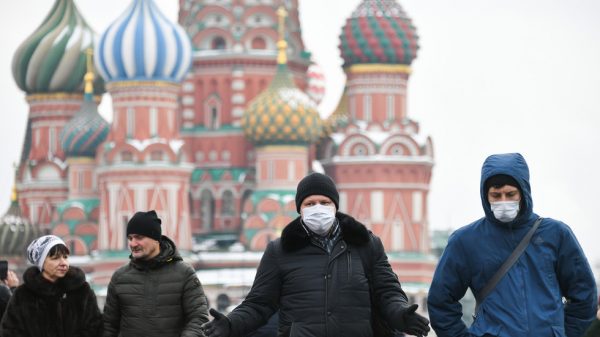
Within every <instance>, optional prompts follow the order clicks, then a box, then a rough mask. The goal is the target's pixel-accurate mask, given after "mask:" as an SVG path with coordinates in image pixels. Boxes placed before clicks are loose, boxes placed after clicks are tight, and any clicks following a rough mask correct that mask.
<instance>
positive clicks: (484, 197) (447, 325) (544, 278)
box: [427, 153, 596, 337]
mask: <svg viewBox="0 0 600 337" xmlns="http://www.w3.org/2000/svg"><path fill="white" fill-rule="evenodd" d="M480 192H481V202H482V204H483V210H484V212H485V217H483V218H481V219H479V220H477V221H475V222H473V223H471V224H470V225H467V226H465V227H462V228H460V229H458V230H457V231H455V232H454V233H453V234H452V235H451V236H450V238H449V240H448V245H447V247H446V249H445V251H444V253H443V255H442V257H441V259H440V261H439V264H438V266H437V268H436V271H435V275H434V278H433V282H432V284H431V288H430V290H429V297H428V301H427V302H428V308H429V317H430V320H431V326H432V327H433V329H434V331H435V332H436V334H437V335H438V337H447V336H448V337H466V336H495V337H504V336H510V337H521V336H523V337H524V336H567V337H580V336H582V335H583V333H584V332H585V330H586V328H587V327H588V326H589V325H590V324H591V322H592V320H593V319H594V315H595V311H596V285H595V281H594V276H593V274H592V271H591V269H590V266H589V264H588V261H587V259H586V257H585V255H584V254H583V251H582V249H581V247H580V246H579V243H578V242H577V239H576V238H575V235H574V234H573V232H572V231H571V229H570V228H569V227H568V226H567V225H565V224H564V223H562V222H560V221H557V220H554V219H550V218H544V219H542V221H541V223H540V225H539V227H538V228H537V230H536V231H535V233H534V235H533V237H532V238H531V241H530V242H529V244H528V246H527V248H526V249H525V251H524V252H523V254H522V255H521V256H520V258H519V259H518V261H517V262H516V263H515V264H514V265H513V266H512V267H511V268H510V269H509V270H508V272H507V273H506V274H505V275H504V277H502V279H501V280H500V281H499V282H498V284H497V285H496V287H495V289H494V290H492V291H491V292H490V293H489V295H488V296H487V297H486V298H485V299H483V300H482V302H481V303H480V305H479V309H478V312H477V316H476V318H475V321H474V322H473V324H472V325H471V327H469V328H467V326H466V325H465V323H464V322H463V321H462V320H461V317H462V306H461V304H460V303H459V302H458V301H459V300H460V299H461V298H462V297H463V296H464V295H465V292H466V291H467V288H470V289H471V291H472V292H473V293H474V294H476V295H477V294H478V293H479V292H480V291H481V290H482V288H483V287H485V285H486V283H487V282H488V281H489V280H490V279H491V278H492V276H493V275H494V273H495V272H496V271H497V270H498V269H500V266H501V265H502V263H503V262H504V261H505V260H506V259H507V258H508V256H510V255H511V253H512V252H513V250H514V248H515V247H516V246H517V245H518V244H519V242H520V241H521V239H522V238H523V237H524V236H525V235H526V234H527V232H528V231H529V230H530V229H531V228H532V226H533V224H534V222H535V221H536V220H537V219H538V217H539V216H538V215H537V214H535V213H534V212H533V201H532V198H531V188H530V186H529V169H528V167H527V163H526V162H525V159H524V158H523V157H522V156H521V155H520V154H518V153H509V154H497V155H492V156H489V157H488V158H487V159H486V160H485V162H484V164H483V167H482V169H481V190H480Z"/></svg>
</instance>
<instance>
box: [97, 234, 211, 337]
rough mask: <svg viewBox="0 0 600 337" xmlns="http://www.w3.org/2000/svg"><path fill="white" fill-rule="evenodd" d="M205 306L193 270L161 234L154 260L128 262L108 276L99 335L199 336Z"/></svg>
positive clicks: (204, 298)
mask: <svg viewBox="0 0 600 337" xmlns="http://www.w3.org/2000/svg"><path fill="white" fill-rule="evenodd" d="M207 308H208V306H207V302H206V296H205V295H204V290H203V289H202V285H201V284H200V281H199V280H198V277H197V276H196V273H195V272H194V269H192V267H190V266H189V265H188V264H186V263H184V262H183V261H182V259H181V256H179V254H178V253H177V250H176V248H175V244H174V243H173V241H171V240H170V239H169V238H167V237H166V236H163V237H162V239H161V242H160V253H159V255H158V256H156V257H155V258H153V259H151V260H149V261H146V262H145V263H142V262H136V260H133V259H132V260H131V261H130V262H129V264H127V265H125V266H123V267H121V268H119V269H118V270H117V271H116V272H115V273H114V274H113V276H112V278H111V280H110V284H109V285H108V294H107V297H106V304H105V305H104V337H117V336H120V337H133V336H135V337H138V336H144V337H152V336H157V337H158V336H160V337H180V336H181V337H192V336H193V337H196V336H203V333H202V332H201V330H200V326H201V325H202V324H203V323H205V322H207V321H208V313H207Z"/></svg>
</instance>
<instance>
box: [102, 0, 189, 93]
mask: <svg viewBox="0 0 600 337" xmlns="http://www.w3.org/2000/svg"><path fill="white" fill-rule="evenodd" d="M95 52H96V55H95V57H94V59H95V62H96V67H97V68H98V70H99V72H100V75H102V77H104V79H105V80H107V81H110V82H113V81H169V82H180V81H181V80H182V79H183V77H184V76H185V74H186V73H187V71H188V69H189V67H190V64H191V62H192V44H191V42H190V39H189V37H188V36H187V34H186V33H185V31H184V30H183V29H182V28H181V27H180V26H179V25H177V24H176V23H173V22H171V21H169V20H168V19H167V18H166V17H165V15H164V14H163V13H162V12H161V11H160V10H159V8H158V7H157V6H156V4H155V3H154V1H153V0H133V2H132V3H131V5H130V6H129V8H128V9H127V10H126V11H125V12H124V13H123V14H122V15H121V16H120V17H119V18H118V19H117V20H116V21H115V22H113V23H112V24H111V25H110V26H109V27H108V29H106V31H105V32H104V33H103V34H102V36H101V37H100V42H99V46H98V48H97V49H96V51H95Z"/></svg>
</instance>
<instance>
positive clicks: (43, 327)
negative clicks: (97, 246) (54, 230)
mask: <svg viewBox="0 0 600 337" xmlns="http://www.w3.org/2000/svg"><path fill="white" fill-rule="evenodd" d="M27 259H28V260H29V262H30V263H31V264H33V265H34V267H30V268H28V269H27V270H26V271H25V273H24V274H23V284H21V285H20V286H19V287H17V289H16V290H15V291H14V293H13V296H12V298H11V300H10V302H9V303H8V307H7V308H6V312H5V313H4V317H3V318H2V322H1V323H0V336H1V337H74V336H78V337H97V336H100V335H101V334H102V315H101V313H100V309H99V308H98V303H97V301H96V295H95V294H94V292H93V291H92V289H91V288H90V286H89V284H88V283H87V282H86V280H85V274H84V273H83V271H82V270H81V269H79V268H77V267H74V266H70V265H69V248H67V246H66V245H65V243H64V242H63V241H62V240H61V239H60V238H59V237H57V236H54V235H45V236H42V237H40V238H37V239H35V240H33V242H31V244H30V245H29V247H28V248H27Z"/></svg>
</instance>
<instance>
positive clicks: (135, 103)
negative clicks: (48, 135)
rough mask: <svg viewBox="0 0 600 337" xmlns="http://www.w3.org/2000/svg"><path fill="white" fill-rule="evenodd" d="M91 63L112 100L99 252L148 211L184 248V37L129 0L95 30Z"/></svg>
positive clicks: (149, 8)
mask: <svg viewBox="0 0 600 337" xmlns="http://www.w3.org/2000/svg"><path fill="white" fill-rule="evenodd" d="M95 62H96V66H97V68H98V70H99V72H100V74H101V75H102V76H103V77H104V79H105V80H106V81H107V89H108V92H109V93H110V94H111V96H112V99H113V120H112V129H111V131H110V133H109V136H108V139H107V141H106V142H105V143H104V144H103V145H102V146H101V148H100V149H99V153H98V155H97V157H96V159H97V162H98V170H97V172H98V189H99V192H100V225H99V227H100V233H99V245H98V246H99V248H100V249H101V250H122V249H125V248H126V247H127V245H126V243H127V238H126V224H127V221H128V220H129V218H130V217H131V216H132V215H133V214H134V213H135V212H136V211H142V210H144V211H145V210H149V209H154V210H156V211H157V213H158V215H159V217H160V218H161V219H162V220H163V225H162V230H163V234H165V235H167V236H169V237H170V238H171V239H172V240H173V241H174V242H175V243H176V245H177V247H178V248H180V249H181V250H190V249H191V247H192V237H191V228H190V219H189V211H190V210H189V200H188V193H189V182H190V173H191V171H192V165H191V164H190V163H189V157H188V154H187V153H188V152H187V151H186V147H185V144H184V142H183V140H182V139H181V138H180V135H179V122H178V118H177V116H178V102H179V97H178V94H179V91H180V84H179V83H180V82H181V80H182V79H183V77H184V76H185V74H186V73H187V71H188V69H189V66H190V63H191V44H190V41H189V38H188V37H187V35H186V34H185V32H184V31H183V29H181V27H179V26H178V25H177V24H175V23H172V22H170V21H168V20H167V19H166V18H165V17H164V15H163V14H162V13H161V12H160V10H159V9H158V7H157V6H156V4H155V3H154V1H152V0H134V1H133V2H132V3H131V5H130V6H129V8H128V9H127V10H126V13H124V15H122V16H121V17H119V19H117V20H116V21H115V22H114V23H113V24H111V25H110V26H109V27H108V28H107V30H106V31H105V32H104V33H103V34H102V37H101V38H100V41H99V46H98V48H97V49H96V57H95Z"/></svg>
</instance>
